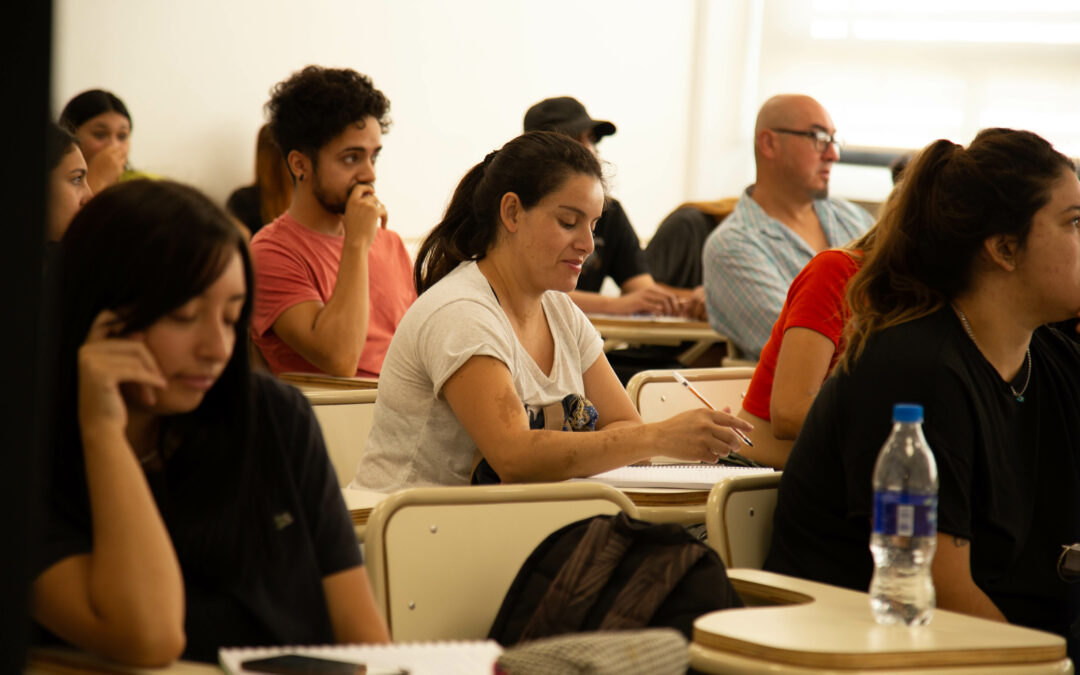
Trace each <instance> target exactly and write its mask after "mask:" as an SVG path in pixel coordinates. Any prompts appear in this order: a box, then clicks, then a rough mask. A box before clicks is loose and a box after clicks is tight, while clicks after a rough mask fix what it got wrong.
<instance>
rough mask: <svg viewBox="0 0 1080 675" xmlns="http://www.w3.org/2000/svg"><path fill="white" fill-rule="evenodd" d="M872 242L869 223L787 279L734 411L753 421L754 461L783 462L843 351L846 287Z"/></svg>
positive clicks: (872, 237) (769, 463)
mask: <svg viewBox="0 0 1080 675" xmlns="http://www.w3.org/2000/svg"><path fill="white" fill-rule="evenodd" d="M873 245H874V230H873V229H871V230H870V231H869V232H867V233H866V234H864V235H863V236H862V237H860V238H859V239H857V240H855V241H854V242H852V243H851V244H850V245H849V246H848V247H847V248H843V249H830V250H828V251H822V252H821V253H819V254H817V255H816V256H814V257H813V258H812V259H811V260H810V262H809V263H807V264H806V267H804V268H803V270H802V271H801V272H799V275H798V276H797V277H795V280H794V281H792V282H791V286H790V287H789V288H788V294H787V299H786V300H785V301H784V308H783V309H781V310H780V317H779V318H778V319H777V320H776V323H775V324H774V325H773V329H772V334H771V335H770V336H769V341H768V342H767V343H765V348H764V349H762V350H761V359H760V360H759V361H758V365H757V368H756V369H755V370H754V377H753V379H752V380H751V381H750V387H749V389H748V390H747V392H746V398H744V399H743V409H742V410H741V411H740V412H739V417H742V418H743V419H746V420H749V421H750V422H752V423H753V425H754V432H753V433H752V434H751V439H752V440H753V441H754V447H753V449H752V450H751V451H750V452H749V453H746V454H748V455H749V456H752V457H753V458H754V459H755V460H756V461H758V462H762V463H764V464H768V465H770V466H774V467H777V468H783V467H784V463H785V462H786V461H787V456H788V452H789V451H790V450H791V444H792V441H794V440H795V437H796V436H797V435H798V434H799V429H800V428H802V422H803V419H804V418H805V417H806V413H807V411H809V410H810V404H811V403H813V402H814V397H815V396H817V392H818V389H820V388H821V383H822V382H824V381H825V378H826V377H828V375H829V373H830V372H832V369H833V366H835V365H836V361H837V359H839V358H840V355H841V354H842V353H843V351H844V338H843V332H844V324H845V323H846V322H847V317H848V314H849V312H848V307H847V302H846V301H845V299H844V296H845V289H846V288H847V282H848V280H849V279H850V278H851V277H853V276H854V275H855V272H857V271H858V270H859V266H860V265H861V264H862V259H863V255H864V254H865V253H868V252H869V251H870V249H871V247H872V246H873ZM751 453H752V454H751Z"/></svg>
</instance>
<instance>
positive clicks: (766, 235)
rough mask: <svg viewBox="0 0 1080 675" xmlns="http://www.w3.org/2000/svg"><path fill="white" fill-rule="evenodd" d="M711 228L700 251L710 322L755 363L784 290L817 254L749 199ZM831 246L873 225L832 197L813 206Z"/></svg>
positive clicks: (861, 213)
mask: <svg viewBox="0 0 1080 675" xmlns="http://www.w3.org/2000/svg"><path fill="white" fill-rule="evenodd" d="M751 190H753V186H750V187H749V188H747V189H746V191H745V192H744V193H743V194H742V196H740V197H739V201H738V203H737V204H736V205H735V210H734V211H733V212H732V213H731V215H730V216H728V217H727V218H725V219H724V221H723V222H722V223H721V224H720V226H719V227H717V228H716V229H715V230H713V232H712V234H711V235H709V238H708V240H707V241H706V242H705V249H704V250H703V251H702V264H703V265H704V275H705V279H704V282H705V300H706V306H707V308H708V311H709V324H710V325H711V326H712V327H713V329H714V330H716V331H717V332H718V333H720V334H721V335H724V336H726V337H727V338H728V339H729V340H730V341H731V342H732V343H733V344H734V345H735V347H736V349H738V350H739V355H740V356H742V357H743V358H748V359H756V358H758V356H759V355H760V354H761V349H762V347H764V346H765V343H766V342H767V341H768V339H769V333H770V332H771V331H772V326H773V323H775V322H776V318H777V317H778V316H780V309H781V308H782V307H783V306H784V298H785V297H787V291H788V286H790V285H791V282H792V280H793V279H795V276H796V275H798V273H799V271H800V270H802V268H803V266H804V265H806V263H808V262H810V258H812V257H814V254H815V253H817V251H815V250H814V249H813V248H811V247H810V245H809V244H807V243H806V241H805V240H803V238H802V237H800V236H799V235H797V234H795V233H794V232H793V231H792V230H791V228H789V227H788V226H786V225H784V224H783V223H782V222H780V221H779V220H777V219H775V218H772V217H771V216H769V215H768V214H767V213H765V211H764V210H763V209H762V208H761V206H759V205H758V203H757V202H755V201H754V200H753V199H751V198H750V192H751ZM814 211H815V212H816V213H817V216H818V220H820V221H821V226H822V228H823V229H824V230H825V238H826V239H827V240H828V242H829V246H830V247H837V246H844V245H845V244H847V243H848V242H850V241H851V240H853V239H855V238H857V237H859V236H860V235H862V234H863V233H864V232H866V230H867V229H868V228H869V227H870V225H871V224H873V218H872V217H871V216H870V214H869V213H867V212H866V211H865V210H864V209H862V208H860V207H859V206H856V205H855V204H852V203H851V202H849V201H846V200H844V199H839V198H836V197H830V198H828V199H819V200H816V201H815V202H814Z"/></svg>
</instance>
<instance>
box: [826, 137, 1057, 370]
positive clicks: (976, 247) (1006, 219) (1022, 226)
mask: <svg viewBox="0 0 1080 675" xmlns="http://www.w3.org/2000/svg"><path fill="white" fill-rule="evenodd" d="M1067 170H1068V171H1075V170H1076V167H1075V166H1074V165H1073V163H1072V162H1071V161H1070V160H1069V158H1068V157H1066V156H1065V155H1063V154H1061V153H1060V152H1058V151H1056V150H1054V148H1053V146H1051V145H1050V143H1048V142H1047V141H1046V140H1044V139H1043V138H1041V137H1040V136H1038V135H1036V134H1033V133H1031V132H1030V131H1015V130H1013V129H984V130H982V131H980V132H979V134H978V135H977V136H976V137H975V140H973V141H972V142H971V145H969V146H968V147H967V148H966V149H965V148H964V147H963V146H960V145H957V144H955V143H952V142H950V141H947V140H938V141H934V142H933V143H931V144H930V145H928V146H927V147H926V148H924V149H923V150H922V151H921V152H919V154H918V155H916V156H915V158H914V159H912V160H911V162H910V163H909V164H908V166H907V168H905V169H904V178H903V180H901V181H900V183H899V185H898V186H897V187H896V192H895V193H894V194H893V195H892V196H890V198H889V200H888V201H887V202H886V203H885V205H884V207H883V210H882V214H881V217H880V218H879V220H878V224H877V226H876V228H875V229H876V231H877V234H876V237H877V241H876V243H875V245H874V247H873V251H872V253H871V254H870V255H868V256H867V258H866V261H865V263H864V264H863V266H862V268H861V269H860V270H859V272H858V273H856V275H855V276H854V277H852V279H851V282H850V283H849V284H848V290H847V296H848V305H849V306H850V307H851V312H852V315H851V320H850V321H849V323H848V332H849V335H848V347H847V350H846V351H845V352H844V356H843V357H842V361H841V367H843V368H845V369H846V368H849V367H850V366H851V364H854V363H855V361H856V360H857V359H858V357H859V355H860V354H861V353H862V350H863V349H864V348H865V346H866V340H867V338H869V337H870V336H871V335H873V334H874V333H877V332H878V331H881V330H884V329H885V328H888V327H890V326H895V325H897V324H900V323H904V322H906V321H911V320H913V319H917V318H919V317H922V316H926V315H927V314H930V313H932V312H934V311H936V310H938V309H939V308H941V307H942V306H943V305H944V304H945V303H947V302H949V301H951V300H952V299H953V298H954V297H956V296H957V295H958V294H960V293H963V292H964V291H966V290H967V289H968V286H969V285H970V283H971V280H972V269H973V266H974V263H975V261H976V259H977V257H978V255H979V252H980V251H981V249H982V246H983V242H984V241H986V239H987V238H988V237H991V236H994V235H1002V234H1004V235H1009V236H1012V237H1015V238H1016V239H1017V241H1019V242H1021V244H1022V243H1023V242H1024V241H1025V240H1026V239H1027V236H1028V233H1029V231H1030V230H1031V222H1032V218H1033V217H1034V215H1035V212H1036V211H1038V210H1039V209H1041V208H1042V207H1043V206H1045V205H1046V203H1047V202H1048V201H1049V199H1050V191H1051V188H1052V187H1053V185H1054V183H1056V182H1057V181H1058V180H1059V179H1060V178H1061V175H1062V172H1064V171H1067Z"/></svg>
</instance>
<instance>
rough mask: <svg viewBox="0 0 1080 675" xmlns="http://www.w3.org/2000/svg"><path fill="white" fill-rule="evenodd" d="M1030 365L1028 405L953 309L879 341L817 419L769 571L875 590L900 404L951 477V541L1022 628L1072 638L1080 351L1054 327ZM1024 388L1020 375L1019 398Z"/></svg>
mask: <svg viewBox="0 0 1080 675" xmlns="http://www.w3.org/2000/svg"><path fill="white" fill-rule="evenodd" d="M1031 359H1032V373H1031V383H1030V384H1029V385H1028V388H1027V390H1026V391H1025V392H1024V398H1025V400H1024V402H1022V403H1020V402H1017V400H1016V398H1015V397H1014V396H1013V395H1012V394H1011V393H1010V392H1009V388H1008V385H1007V383H1005V382H1004V381H1003V380H1002V379H1001V377H1000V376H999V375H998V374H997V372H996V371H995V370H994V369H993V367H992V366H991V365H990V363H989V362H988V361H987V360H986V359H985V358H984V357H983V356H982V354H981V353H980V352H979V351H978V349H977V348H976V347H975V345H974V343H972V341H971V340H970V339H969V338H968V336H967V335H966V334H965V333H964V331H963V328H962V326H961V325H960V321H959V319H958V318H957V317H956V314H955V313H954V312H953V311H952V309H951V308H950V307H945V308H943V309H941V310H940V311H938V312H935V313H934V314H931V315H929V316H926V317H923V318H921V319H917V320H915V321H910V322H908V323H904V324H901V325H899V326H895V327H893V328H889V329H887V330H884V331H882V332H881V333H880V334H878V335H877V336H875V337H874V338H872V339H871V340H870V342H869V343H868V344H867V347H866V351H865V352H864V353H863V355H862V357H861V358H860V359H859V360H858V361H857V362H856V365H855V367H854V369H853V370H852V372H851V373H849V374H842V373H839V372H838V371H839V369H837V372H836V374H834V375H833V376H832V377H830V378H829V379H828V380H827V381H826V382H825V384H824V386H823V387H822V388H821V391H820V393H819V394H818V396H817V399H816V400H815V401H814V405H813V407H812V408H811V409H810V413H809V415H807V418H806V422H805V424H804V425H803V428H802V431H801V432H800V433H799V437H798V439H797V440H796V442H795V445H794V447H793V448H792V450H791V456H790V458H789V459H788V462H787V465H786V466H785V469H784V475H783V478H782V479H781V483H780V492H779V501H778V503H777V507H776V515H775V519H774V531H773V540H772V550H771V551H770V552H769V556H768V559H767V560H766V561H765V568H766V569H768V570H772V571H776V572H781V573H784V574H791V575H795V576H800V577H805V578H808V579H813V580H817V581H823V582H826V583H830V584H835V585H838V586H846V587H849V588H853V589H856V590H863V591H865V590H866V589H867V588H868V587H869V585H870V577H871V576H872V571H873V569H872V568H873V563H872V559H871V556H870V552H869V541H870V518H871V513H872V497H871V491H872V488H871V477H872V474H873V469H874V462H875V460H876V459H877V454H878V451H879V449H880V448H881V445H882V444H883V443H884V442H885V438H886V437H887V436H888V434H889V431H890V429H891V425H892V417H891V413H892V406H893V404H894V403H899V402H912V403H921V404H922V405H923V406H924V408H925V422H924V424H923V430H924V432H925V434H926V438H927V441H928V442H929V444H930V448H931V449H932V450H933V452H934V457H935V459H936V460H937V466H938V471H939V476H940V489H939V507H938V531H939V532H941V533H944V534H950V535H954V536H958V537H962V538H964V539H968V540H970V542H971V567H972V576H973V578H974V580H975V583H976V584H978V585H979V587H980V588H981V589H982V590H983V591H984V592H986V593H987V595H989V596H990V599H991V600H993V601H994V603H995V604H996V605H997V606H998V608H999V609H1001V611H1002V612H1003V613H1004V614H1005V616H1006V617H1007V618H1008V619H1009V621H1010V622H1012V623H1018V624H1022V625H1026V626H1032V627H1036V628H1043V629H1046V630H1050V631H1053V632H1057V633H1059V634H1067V632H1068V630H1069V626H1070V624H1072V623H1073V622H1074V621H1076V620H1077V618H1078V617H1080V584H1073V585H1069V584H1066V583H1064V582H1063V581H1062V580H1061V579H1059V578H1058V576H1057V572H1056V564H1057V559H1058V557H1059V556H1060V555H1061V550H1062V549H1061V547H1062V545H1063V544H1071V543H1074V542H1078V541H1080V467H1078V462H1080V347H1078V346H1077V345H1076V344H1075V343H1073V342H1070V341H1069V340H1067V339H1066V338H1065V337H1064V336H1063V335H1061V334H1060V333H1059V332H1057V331H1056V330H1053V329H1050V328H1047V327H1043V328H1040V329H1038V330H1036V331H1035V334H1034V336H1033V338H1032V340H1031ZM1025 377H1026V369H1025V368H1024V367H1021V369H1020V372H1019V374H1018V375H1017V378H1016V381H1015V382H1014V383H1013V386H1015V387H1016V388H1017V389H1020V388H1022V387H1023V384H1024V379H1025ZM1074 630H1075V629H1074ZM1076 646H1077V645H1076V643H1071V644H1070V651H1071V652H1074V653H1075V647H1076Z"/></svg>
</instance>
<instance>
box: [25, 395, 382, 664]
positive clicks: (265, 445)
mask: <svg viewBox="0 0 1080 675" xmlns="http://www.w3.org/2000/svg"><path fill="white" fill-rule="evenodd" d="M255 377H256V382H255V385H256V386H255V415H254V426H255V443H256V445H255V447H256V448H257V449H258V453H259V460H260V462H261V467H262V468H264V469H265V470H266V471H267V474H268V476H273V479H272V480H271V481H270V482H269V483H268V484H271V485H274V486H275V487H274V488H273V491H272V493H271V495H270V499H269V502H270V503H271V507H270V512H269V513H266V518H267V519H268V520H271V522H273V523H274V528H273V529H272V531H273V532H274V535H273V536H276V537H279V540H278V542H276V543H277V544H278V545H277V546H276V547H275V551H276V554H275V555H266V556H263V555H260V556H257V557H255V560H256V561H257V562H256V563H254V564H251V565H249V566H248V569H245V570H243V572H242V573H241V574H239V575H236V574H233V575H232V580H231V581H225V582H222V581H220V580H217V579H215V580H210V579H207V578H205V577H204V576H200V575H197V574H193V573H192V572H191V570H189V569H187V568H186V567H183V565H182V567H183V573H184V592H185V621H184V630H185V632H186V634H187V648H186V649H185V651H184V658H187V659H196V660H203V661H213V662H216V661H217V650H218V648H219V647H225V646H254V645H274V644H327V643H332V642H334V633H333V629H332V626H331V624H330V617H329V613H328V610H327V606H326V600H325V597H324V594H323V590H322V579H323V577H325V576H327V575H330V574H334V573H335V572H340V571H343V570H346V569H349V568H352V567H356V566H357V565H360V564H362V562H363V561H362V559H361V555H360V548H359V546H358V544H357V542H356V535H355V532H354V530H353V525H352V520H351V518H350V517H349V513H348V511H347V510H346V508H345V503H344V501H343V499H342V496H341V491H340V489H339V487H338V482H337V478H336V476H335V474H334V469H333V466H332V465H331V464H330V461H329V457H328V456H327V454H326V448H325V446H324V445H323V439H322V434H321V432H320V430H319V426H318V423H317V422H316V420H315V417H314V414H313V413H312V410H311V406H310V405H309V404H308V403H307V400H306V399H305V398H304V397H303V395H301V394H300V393H299V392H298V391H297V390H296V389H294V388H292V387H290V386H288V385H285V384H282V383H280V382H278V381H276V380H274V379H272V378H270V377H267V376H262V375H256V376H255ZM184 451H185V448H184V447H183V446H181V447H180V448H178V449H177V450H176V453H177V454H178V453H181V452H184ZM148 478H149V482H150V484H151V488H152V489H153V491H154V498H155V500H157V501H158V502H159V503H160V502H161V499H162V496H161V495H162V491H163V489H164V486H163V483H164V481H163V480H162V478H163V476H161V475H160V474H157V475H155V474H153V473H151V474H148ZM279 478H280V479H281V480H278V479H279ZM59 497H60V498H61V500H62V499H63V496H62V495H61V496H59ZM67 501H68V502H70V501H71V500H70V499H68V500H67ZM71 506H73V505H72V504H70V503H64V502H62V501H61V502H60V503H59V504H54V505H53V508H52V509H51V513H50V524H49V525H50V526H49V531H48V533H47V536H46V537H45V539H46V541H45V543H44V545H43V547H42V548H43V551H42V553H41V555H40V556H39V557H38V564H37V565H36V568H35V569H36V572H35V574H40V573H41V572H42V571H44V570H46V569H48V568H49V567H50V566H52V565H53V564H55V563H57V562H59V561H60V560H62V559H64V558H67V557H69V556H73V555H77V554H81V553H89V552H90V550H91V531H92V530H91V527H90V521H89V514H88V508H87V507H86V506H85V504H84V505H83V509H86V510H85V511H83V512H82V513H83V514H85V517H83V518H79V517H77V516H72V515H71V513H72V512H71V511H70V507H71ZM75 506H77V505H75ZM75 513H79V511H75ZM170 534H172V533H171V532H170ZM245 534H246V533H237V536H238V537H239V538H241V539H247V540H250V539H251V537H245V536H244V535H245ZM244 545H245V546H246V547H248V548H250V547H251V546H254V544H251V543H250V541H246V542H245V543H244ZM181 559H183V557H181ZM223 562H224V561H223ZM226 564H227V563H226ZM230 572H235V570H228V571H226V573H225V574H226V575H228V574H229V573H230ZM43 638H44V639H45V640H47V641H52V640H55V639H56V638H55V637H52V636H48V635H44V636H43Z"/></svg>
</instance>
